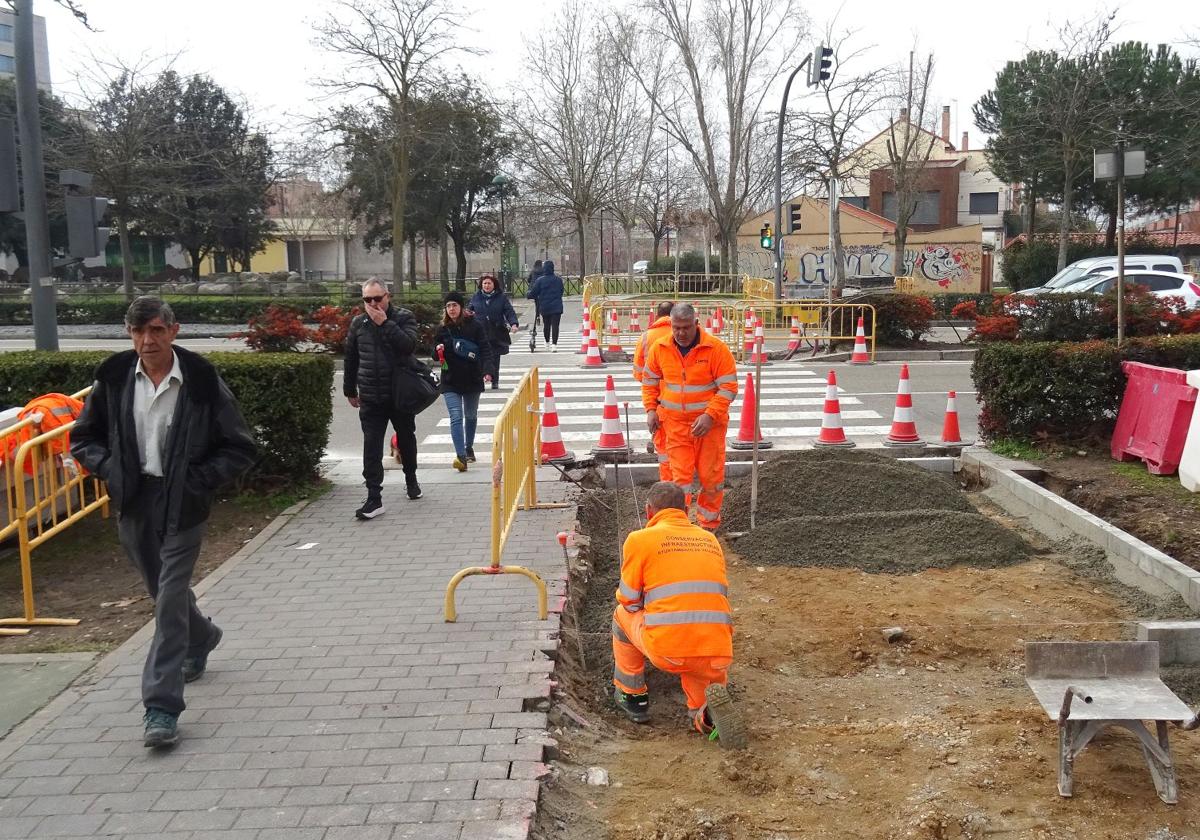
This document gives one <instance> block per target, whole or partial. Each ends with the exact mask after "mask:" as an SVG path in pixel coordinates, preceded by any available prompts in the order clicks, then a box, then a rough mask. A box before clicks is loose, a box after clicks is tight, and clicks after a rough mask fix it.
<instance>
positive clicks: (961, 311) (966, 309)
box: [950, 300, 979, 321]
mask: <svg viewBox="0 0 1200 840" xmlns="http://www.w3.org/2000/svg"><path fill="white" fill-rule="evenodd" d="M950 317H951V318H954V319H956V320H959V321H974V320H975V319H976V318H978V317H979V304H978V303H976V302H975V301H973V300H964V301H963V302H962V303H960V304H958V305H957V306H955V307H954V308H953V309H951V310H950Z"/></svg>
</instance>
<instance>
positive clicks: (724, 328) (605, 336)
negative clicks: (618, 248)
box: [588, 298, 740, 352]
mask: <svg viewBox="0 0 1200 840" xmlns="http://www.w3.org/2000/svg"><path fill="white" fill-rule="evenodd" d="M682 301H683V302H685V303H690V304H691V305H692V307H693V308H694V309H695V310H696V317H697V318H698V319H699V320H700V326H701V327H704V328H705V329H707V330H708V331H709V332H711V333H712V334H713V335H715V336H717V337H718V338H720V339H721V340H722V341H724V342H725V343H726V344H729V345H730V346H731V347H732V346H733V345H732V342H733V341H734V340H735V339H736V337H737V335H738V333H737V331H736V330H735V328H734V324H733V318H734V312H735V310H736V308H737V306H738V303H739V301H738V300H737V299H736V298H696V299H691V298H683V299H682ZM657 302H658V301H657V299H652V300H647V301H641V302H639V301H628V300H613V299H608V298H605V299H602V300H599V301H597V302H595V303H593V304H592V305H591V306H590V307H588V316H589V317H590V319H591V323H592V326H593V327H599V328H600V329H601V332H600V333H598V334H597V336H596V343H597V344H598V345H599V346H600V350H601V351H607V352H613V351H615V350H616V349H620V350H624V351H626V352H633V350H634V348H636V347H637V343H638V342H639V341H641V340H642V335H643V334H645V331H646V330H647V329H649V328H650V325H651V324H652V323H654V318H655V315H654V311H655V305H656V303H657ZM634 313H637V329H634ZM614 316H615V320H614ZM614 323H615V324H616V328H617V331H616V332H615V333H614V332H613V331H612V328H613V324H614ZM738 323H739V325H740V322H738Z"/></svg>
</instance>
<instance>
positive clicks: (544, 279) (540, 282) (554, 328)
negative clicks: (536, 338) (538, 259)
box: [525, 260, 563, 353]
mask: <svg viewBox="0 0 1200 840" xmlns="http://www.w3.org/2000/svg"><path fill="white" fill-rule="evenodd" d="M525 297H527V298H530V299H531V300H533V301H534V305H535V306H536V307H537V311H538V314H539V315H540V316H541V318H542V335H543V337H544V338H545V339H546V343H547V344H549V345H550V352H551V353H553V352H555V351H556V350H558V322H559V321H561V320H562V313H563V279H562V278H561V277H559V276H558V275H557V274H555V273H554V261H553V260H546V261H545V262H543V263H542V276H541V277H538V278H537V279H536V280H534V281H533V285H532V286H530V287H529V291H528V292H527V293H526V294H525Z"/></svg>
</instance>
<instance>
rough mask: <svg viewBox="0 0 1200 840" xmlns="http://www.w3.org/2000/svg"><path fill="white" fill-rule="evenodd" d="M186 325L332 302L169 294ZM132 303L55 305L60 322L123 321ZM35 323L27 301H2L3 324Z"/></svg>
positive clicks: (305, 309)
mask: <svg viewBox="0 0 1200 840" xmlns="http://www.w3.org/2000/svg"><path fill="white" fill-rule="evenodd" d="M166 299H167V302H168V303H170V304H171V309H172V310H173V311H174V312H175V317H176V319H177V320H179V321H180V322H181V323H183V324H189V323H191V324H244V323H246V322H247V321H249V320H250V318H251V317H252V316H254V315H259V314H261V313H262V312H263V311H264V310H265V309H266V308H267V307H268V306H271V305H272V304H274V305H276V306H294V307H296V308H298V309H300V310H302V311H303V312H305V313H311V312H313V311H314V310H316V309H319V308H320V307H322V306H325V305H327V304H328V303H329V302H330V301H329V299H327V298H314V297H302V298H286V297H236V298H235V297H214V298H212V299H204V298H188V299H185V300H174V299H172V296H171V295H167V296H166ZM128 308H129V304H128V303H127V302H126V301H125V300H124V299H123V298H120V299H108V298H95V299H89V298H87V297H79V298H77V299H75V300H60V301H58V304H57V306H56V307H55V309H56V311H57V317H58V323H60V324H122V323H124V322H125V310H126V309H128ZM32 323H33V314H32V310H31V309H30V305H29V301H28V300H0V324H5V325H24V324H32Z"/></svg>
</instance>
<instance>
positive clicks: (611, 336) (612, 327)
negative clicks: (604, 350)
mask: <svg viewBox="0 0 1200 840" xmlns="http://www.w3.org/2000/svg"><path fill="white" fill-rule="evenodd" d="M608 352H609V353H620V352H621V322H620V321H619V320H617V310H615V309H614V310H613V313H612V317H611V318H609V319H608Z"/></svg>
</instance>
